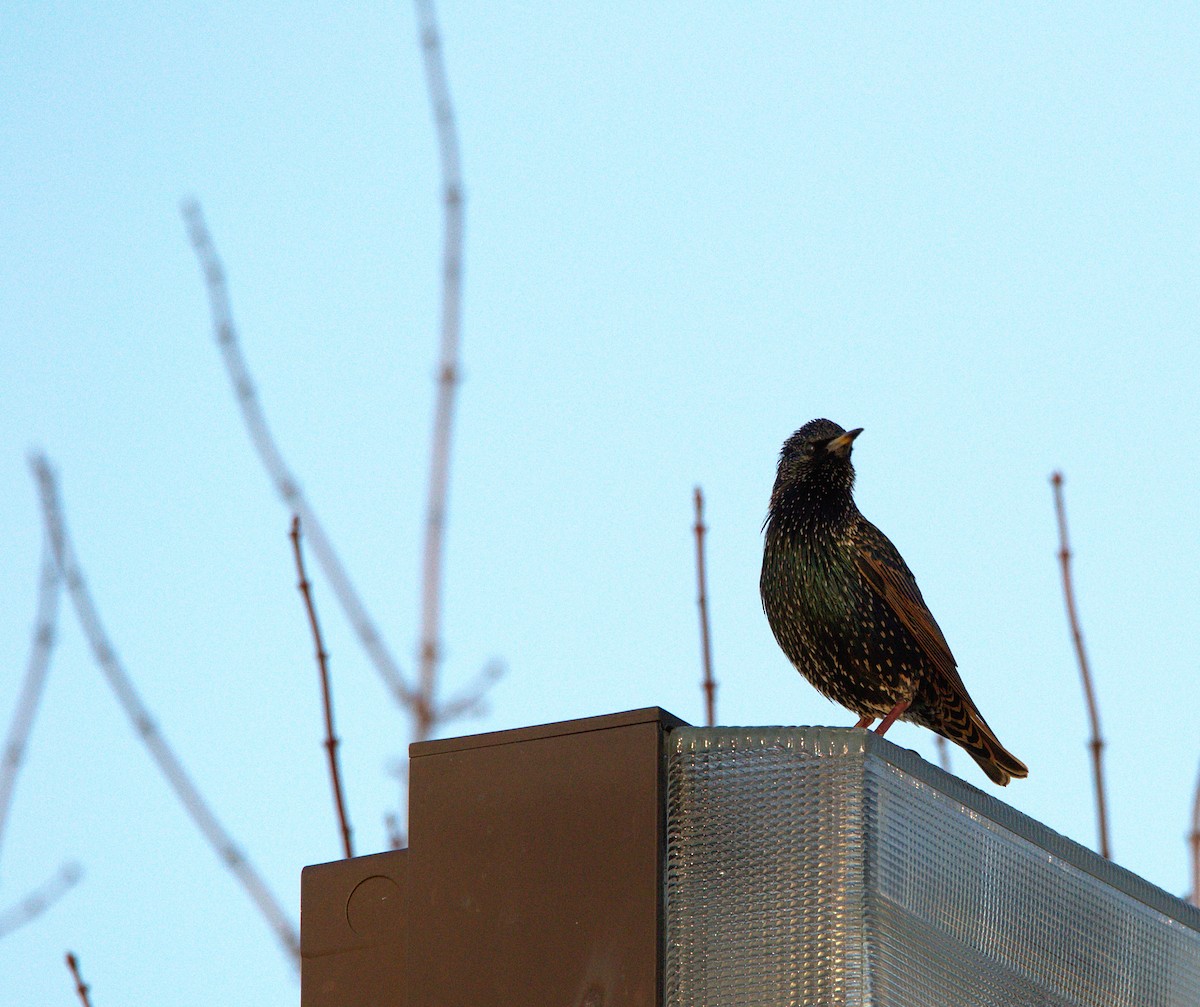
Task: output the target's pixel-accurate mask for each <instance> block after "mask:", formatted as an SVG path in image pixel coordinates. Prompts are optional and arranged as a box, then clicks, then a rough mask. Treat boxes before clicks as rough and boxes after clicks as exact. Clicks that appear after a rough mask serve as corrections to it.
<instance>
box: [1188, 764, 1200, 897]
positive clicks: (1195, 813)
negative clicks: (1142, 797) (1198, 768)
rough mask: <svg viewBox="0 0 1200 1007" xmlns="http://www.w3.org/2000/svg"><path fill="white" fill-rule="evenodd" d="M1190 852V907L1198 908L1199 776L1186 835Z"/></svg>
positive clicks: (1199, 880) (1199, 871)
mask: <svg viewBox="0 0 1200 1007" xmlns="http://www.w3.org/2000/svg"><path fill="white" fill-rule="evenodd" d="M1188 845H1189V846H1190V847H1191V850H1192V900H1191V901H1192V905H1194V906H1200V774H1197V776H1196V794H1195V796H1194V797H1193V798H1192V831H1191V833H1189V835H1188Z"/></svg>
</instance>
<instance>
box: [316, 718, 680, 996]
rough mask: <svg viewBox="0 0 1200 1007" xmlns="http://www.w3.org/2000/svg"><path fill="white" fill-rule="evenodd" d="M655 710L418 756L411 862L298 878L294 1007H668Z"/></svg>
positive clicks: (395, 858)
mask: <svg viewBox="0 0 1200 1007" xmlns="http://www.w3.org/2000/svg"><path fill="white" fill-rule="evenodd" d="M682 724H683V722H682V721H680V720H678V719H677V718H676V717H673V716H672V715H671V714H669V713H666V712H665V711H663V710H660V709H657V708H653V707H652V708H649V709H644V710H634V711H631V712H628V713H619V714H613V715H611V716H605V717H591V718H588V719H585V720H576V721H567V722H564V723H559V724H549V725H544V726H540V727H529V728H522V729H519V730H514V731H500V732H496V733H494V734H482V735H476V736H473V737H466V738H451V739H446V740H441V741H427V742H421V743H418V744H414V745H412V746H411V748H410V755H411V760H412V761H411V766H410V791H409V842H410V846H409V849H408V850H399V851H395V852H392V853H382V854H378V855H376V856H372V857H358V858H356V859H354V860H344V861H339V862H336V863H332V864H320V865H317V866H315V867H308V868H306V869H305V871H304V874H303V878H302V934H301V940H302V954H303V972H302V985H301V1004H302V1007H368V1005H369V1007H544V1005H547V1004H556V1005H564V1007H600V1005H605V1007H611V1005H617V1004H620V1005H623V1007H661V995H662V992H661V991H662V982H661V977H662V967H663V965H662V955H663V939H662V920H663V904H662V898H663V894H662V893H663V890H664V887H663V866H664V859H665V826H666V786H665V776H664V765H665V760H664V744H665V737H666V734H667V732H668V731H669V730H670V729H671V728H672V727H676V726H681V725H682Z"/></svg>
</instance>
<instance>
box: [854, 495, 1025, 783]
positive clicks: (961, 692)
mask: <svg viewBox="0 0 1200 1007" xmlns="http://www.w3.org/2000/svg"><path fill="white" fill-rule="evenodd" d="M862 523H863V525H864V526H865V527H863V528H862V529H861V531H862V533H863V534H862V536H861V537H862V539H863V541H861V542H860V543H859V545H860V548H859V549H856V550H855V557H856V561H857V564H858V570H859V573H860V574H861V575H862V576H863V578H864V579H865V580H866V582H867V583H868V584H869V585H870V588H871V590H872V591H874V592H875V594H876V595H877V596H878V597H880V598H881V599H882V600H883V602H884V603H885V604H886V605H887V606H888V607H889V608H891V610H892V611H893V612H895V613H896V617H897V618H898V619H899V620H900V622H901V624H902V625H903V626H904V628H905V629H907V630H908V631H909V632H910V633H911V634H912V636H913V639H914V640H916V641H917V645H918V646H919V647H920V648H921V650H922V651H923V652H924V654H925V656H926V657H927V658H928V659H929V661H930V663H931V664H932V665H933V666H934V669H935V670H936V671H937V676H936V678H934V679H932V680H930V681H928V682H927V683H926V685H927V686H928V687H929V688H930V689H931V690H932V691H933V693H934V694H935V695H936V696H937V697H938V699H937V706H938V708H939V709H940V710H941V714H942V721H943V722H942V725H941V728H940V730H939V733H942V734H945V735H946V737H948V738H950V739H952V740H954V741H958V742H959V743H960V744H962V745H963V746H964V747H965V748H966V749H967V751H968V752H970V753H971V756H972V757H973V758H974V759H975V760H976V761H977V762H978V763H979V764H980V766H982V767H983V771H984V772H985V773H987V774H988V776H989V777H991V779H993V780H994V781H995V782H996V783H999V784H1000V785H1001V786H1004V785H1005V784H1006V783H1008V781H1009V778H1010V777H1012V776H1017V777H1024V776H1027V775H1028V774H1029V770H1028V769H1027V768H1026V767H1025V764H1024V763H1023V762H1021V760H1020V759H1018V758H1016V756H1014V755H1013V754H1012V753H1011V752H1009V751H1007V750H1006V749H1005V748H1004V746H1003V745H1001V744H1000V740H999V739H998V738H997V737H996V735H995V733H994V732H993V731H992V729H991V728H990V727H989V726H988V723H987V721H986V720H984V719H983V714H981V713H980V712H979V708H978V707H976V705H975V703H974V702H973V701H972V699H971V697H970V695H969V694H968V693H967V687H966V686H965V685H964V684H963V680H962V677H961V676H960V675H959V674H958V666H957V662H956V661H955V660H954V655H953V654H951V653H950V645H949V644H948V643H946V638H945V637H944V636H942V631H941V629H939V628H938V624H937V623H936V622H935V621H934V618H933V615H932V614H931V613H930V611H929V608H928V607H927V606H926V605H925V599H924V598H922V597H921V590H920V588H918V587H917V582H916V579H915V578H914V577H913V575H912V571H911V570H909V569H908V566H907V565H906V564H905V562H904V560H903V559H902V558H901V556H900V553H899V552H897V551H896V547H895V546H894V545H892V543H891V542H890V541H889V540H888V538H887V536H886V535H884V534H883V532H881V531H880V530H879V529H878V528H876V527H875V526H874V525H873V524H871V523H870V522H869V521H866V520H865V519H864V520H863V522H862Z"/></svg>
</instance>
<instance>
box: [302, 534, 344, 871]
mask: <svg viewBox="0 0 1200 1007" xmlns="http://www.w3.org/2000/svg"><path fill="white" fill-rule="evenodd" d="M289 537H290V538H291V540H292V552H293V553H294V554H295V557H296V574H297V576H298V577H299V578H300V583H299V585H298V586H299V588H300V594H301V595H303V597H304V609H305V611H306V612H307V613H308V625H309V628H310V629H311V630H312V635H313V644H314V645H315V646H316V648H317V670H318V671H319V672H320V673H321V704H322V706H323V707H324V709H325V751H326V753H327V754H328V756H329V779H330V782H331V784H332V786H333V803H334V807H335V808H336V809H337V816H338V822H339V823H340V824H341V827H342V849H343V850H344V851H345V853H346V858H347V859H349V858H350V857H352V856H354V845H353V843H351V841H350V822H349V821H348V819H347V817H346V802H345V799H344V798H343V795H342V772H341V768H340V766H339V765H338V755H337V750H338V744H339V739H338V736H337V733H336V732H335V731H334V729H333V695H332V692H331V691H330V687H329V654H328V653H327V652H326V650H325V640H324V638H323V637H322V636H321V626H320V624H319V623H318V622H317V607H316V605H314V604H313V598H312V585H310V584H309V582H308V576H307V575H306V574H305V572H304V553H303V552H302V551H301V549H300V517H299V515H296V516H293V518H292V531H291V534H290V535H289Z"/></svg>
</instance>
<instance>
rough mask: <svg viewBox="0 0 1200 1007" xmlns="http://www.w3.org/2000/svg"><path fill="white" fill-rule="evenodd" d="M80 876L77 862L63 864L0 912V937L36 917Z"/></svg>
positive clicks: (80, 869)
mask: <svg viewBox="0 0 1200 1007" xmlns="http://www.w3.org/2000/svg"><path fill="white" fill-rule="evenodd" d="M82 877H83V868H82V867H80V866H79V865H78V864H76V863H67V864H63V865H62V867H60V868H59V869H58V873H57V874H55V875H54V877H52V878H51V879H50V880H49V881H46V882H43V883H42V884H41V885H40V886H39V887H38V888H35V889H34V890H33V891H31V892H30V893H29V894H28V895H26V896H25V898H23V899H21V901H20V902H18V903H16V904H15V905H13V906H10V907H9V908H8V909H6V910H4V912H2V913H0V938H4V937H7V936H8V935H9V934H11V933H12V932H13V931H14V930H19V929H20V928H21V927H23V926H24V925H25V924H26V923H29V922H30V921H31V920H35V919H37V918H38V917H39V916H41V915H42V913H44V912H45V911H46V910H47V909H49V908H50V907H51V906H52V905H54V903H56V902H57V901H58V900H59V899H61V898H62V897H63V896H64V895H66V894H67V892H69V891H70V890H71V889H72V888H74V887H75V886H76V885H77V884H78V883H79V879H80V878H82Z"/></svg>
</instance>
